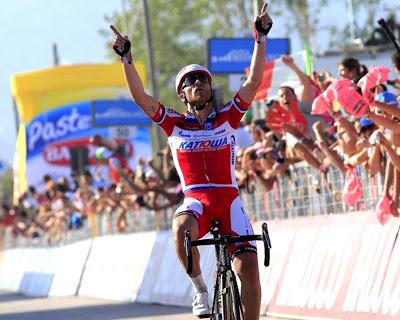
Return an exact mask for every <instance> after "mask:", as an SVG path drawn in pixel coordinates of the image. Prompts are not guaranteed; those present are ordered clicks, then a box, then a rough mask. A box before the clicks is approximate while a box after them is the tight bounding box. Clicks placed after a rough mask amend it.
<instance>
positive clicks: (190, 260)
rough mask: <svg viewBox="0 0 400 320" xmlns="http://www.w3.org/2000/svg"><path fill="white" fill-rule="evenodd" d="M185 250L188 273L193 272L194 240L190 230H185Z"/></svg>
mask: <svg viewBox="0 0 400 320" xmlns="http://www.w3.org/2000/svg"><path fill="white" fill-rule="evenodd" d="M184 246H185V252H186V265H187V267H186V273H187V274H191V273H192V271H193V258H192V240H191V237H190V231H189V230H186V231H185V241H184Z"/></svg>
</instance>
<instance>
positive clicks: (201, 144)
mask: <svg viewBox="0 0 400 320" xmlns="http://www.w3.org/2000/svg"><path fill="white" fill-rule="evenodd" d="M227 144H228V138H227V137H224V138H220V139H211V140H200V141H186V142H181V144H180V145H179V148H178V149H180V150H187V151H196V150H202V149H210V148H221V147H223V146H226V145H227Z"/></svg>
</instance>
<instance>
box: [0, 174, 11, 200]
mask: <svg viewBox="0 0 400 320" xmlns="http://www.w3.org/2000/svg"><path fill="white" fill-rule="evenodd" d="M12 197H13V170H12V168H11V167H8V166H6V168H5V170H4V171H3V172H1V173H0V200H5V201H6V202H7V203H11V202H12Z"/></svg>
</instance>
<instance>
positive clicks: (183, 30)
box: [101, 0, 253, 109]
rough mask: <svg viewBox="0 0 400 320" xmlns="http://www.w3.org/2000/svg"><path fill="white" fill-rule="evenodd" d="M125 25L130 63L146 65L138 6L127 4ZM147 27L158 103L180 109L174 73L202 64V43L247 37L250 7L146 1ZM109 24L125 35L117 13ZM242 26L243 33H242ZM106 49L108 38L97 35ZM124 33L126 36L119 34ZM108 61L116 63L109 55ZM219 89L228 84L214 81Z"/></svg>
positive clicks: (194, 0) (240, 1)
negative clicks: (129, 41) (128, 27)
mask: <svg viewBox="0 0 400 320" xmlns="http://www.w3.org/2000/svg"><path fill="white" fill-rule="evenodd" d="M127 7H128V12H127V20H128V21H129V24H130V31H129V32H128V34H129V37H130V39H131V40H132V54H133V57H134V59H135V60H137V61H143V62H144V63H146V42H145V37H144V19H143V9H142V5H141V1H140V0H131V1H130V2H129V5H128V6H127ZM148 10H149V21H150V26H151V32H152V38H153V43H152V45H153V55H154V61H155V68H156V77H157V85H158V91H159V95H160V97H159V98H160V100H161V101H162V102H163V103H165V104H167V105H170V106H172V107H174V108H178V109H179V108H182V107H183V105H182V104H181V103H180V102H179V101H178V99H177V96H176V94H175V89H174V85H175V76H176V73H177V72H178V71H179V70H180V69H181V68H182V67H184V66H185V65H188V64H190V63H198V64H203V65H206V64H207V61H206V59H207V39H208V38H211V37H233V36H244V35H246V36H248V35H250V34H251V33H252V31H251V30H252V23H251V21H252V19H253V15H252V3H251V1H245V0H236V1H228V0H219V1H209V0H149V1H148ZM106 21H107V23H108V24H111V23H112V24H114V25H115V26H116V27H117V28H118V29H121V30H124V31H125V29H126V28H125V27H124V17H123V16H121V15H120V14H118V13H114V14H112V15H111V16H108V17H106ZM244 24H247V25H246V28H244ZM101 33H102V34H104V35H105V36H106V37H107V38H108V43H107V45H108V47H109V48H110V47H111V41H112V34H111V32H109V31H108V30H103V31H101ZM124 33H125V32H124ZM110 56H112V57H114V58H115V59H117V57H116V56H115V55H114V54H113V53H112V51H111V49H110ZM216 81H217V82H218V85H220V86H222V87H224V88H226V87H227V81H226V80H221V79H220V77H217V79H216Z"/></svg>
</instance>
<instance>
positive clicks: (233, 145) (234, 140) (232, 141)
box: [231, 135, 236, 165]
mask: <svg viewBox="0 0 400 320" xmlns="http://www.w3.org/2000/svg"><path fill="white" fill-rule="evenodd" d="M235 148H236V139H235V136H233V135H232V136H231V164H232V165H234V164H235V159H236V157H235Z"/></svg>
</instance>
